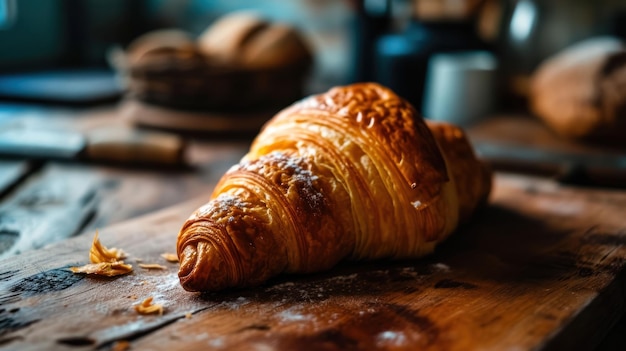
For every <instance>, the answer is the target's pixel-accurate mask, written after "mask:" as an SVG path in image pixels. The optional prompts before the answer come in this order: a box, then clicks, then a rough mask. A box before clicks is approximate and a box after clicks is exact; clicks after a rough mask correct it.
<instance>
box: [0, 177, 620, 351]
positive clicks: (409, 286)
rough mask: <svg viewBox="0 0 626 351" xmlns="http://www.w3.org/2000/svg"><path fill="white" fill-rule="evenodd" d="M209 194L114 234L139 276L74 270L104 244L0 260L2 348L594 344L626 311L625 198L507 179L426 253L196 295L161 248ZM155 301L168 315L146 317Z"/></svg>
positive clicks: (83, 243) (66, 245) (105, 237)
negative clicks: (146, 303)
mask: <svg viewBox="0 0 626 351" xmlns="http://www.w3.org/2000/svg"><path fill="white" fill-rule="evenodd" d="M206 200H207V199H206V197H201V198H198V199H195V200H191V201H189V202H186V203H183V204H180V205H177V206H175V207H172V208H169V209H166V210H162V211H159V212H156V213H153V214H150V215H147V216H144V217H141V218H138V219H134V220H131V221H128V222H124V223H121V224H118V225H114V226H111V227H108V228H106V229H103V230H101V231H100V237H101V240H102V242H103V243H104V244H105V245H107V246H109V247H111V246H114V247H120V248H122V249H124V250H126V251H127V252H128V253H130V257H129V258H128V259H127V262H129V263H132V264H133V266H134V269H135V270H134V272H133V273H132V274H129V275H126V276H121V277H117V278H108V279H100V278H91V277H84V276H81V275H74V274H73V273H70V272H68V271H67V269H66V268H67V267H69V266H72V265H79V264H84V263H86V262H87V260H88V250H89V247H90V244H91V237H90V236H80V237H77V238H73V239H70V240H67V241H65V242H63V243H60V244H57V245H53V246H51V247H48V248H45V249H42V250H37V251H30V252H26V253H24V254H22V255H19V256H16V257H13V258H11V259H8V260H4V261H2V262H0V266H1V267H2V269H0V347H2V348H5V349H16V350H18V349H19V350H42V349H68V350H69V349H71V350H77V349H78V350H80V349H96V348H98V349H105V350H106V349H113V348H115V347H118V346H121V344H119V343H120V342H129V343H130V347H131V349H137V350H144V349H145V350H172V349H194V348H195V349H208V350H213V349H214V350H231V349H251V350H282V349H297V350H344V349H352V350H415V349H425V350H478V349H480V350H531V349H532V350H537V349H546V350H548V349H549V350H570V349H576V350H585V349H593V348H594V347H596V346H597V345H598V344H599V343H600V342H601V341H602V339H603V337H604V336H605V335H606V334H607V333H608V331H609V329H610V328H611V326H612V325H613V324H615V323H616V322H617V321H618V320H619V318H620V317H621V316H622V314H623V313H624V311H625V306H624V302H625V298H626V297H625V293H624V288H625V287H626V280H625V277H624V260H625V259H626V219H625V217H624V212H623V211H624V208H626V192H621V191H607V190H601V189H584V188H573V187H565V186H562V185H558V184H556V183H553V182H551V181H547V180H541V179H538V178H530V177H523V176H512V175H503V174H499V175H498V176H497V178H496V182H495V189H494V192H493V194H492V197H491V199H490V203H489V206H488V207H487V208H485V209H484V211H482V212H481V213H480V214H478V215H477V217H476V218H475V220H474V221H473V222H472V223H470V224H468V225H467V226H465V227H464V228H462V229H461V230H459V231H458V232H457V233H455V235H453V236H452V237H451V238H450V239H449V240H448V241H447V242H446V243H444V245H442V246H441V247H439V248H438V249H437V250H436V253H435V254H434V255H432V256H429V257H427V258H424V259H419V260H410V261H399V262H369V263H346V264H342V265H340V266H339V267H336V268H335V269H332V270H331V271H328V272H325V273H321V274H313V275H308V276H282V277H280V278H278V279H276V280H274V281H271V282H269V283H268V284H266V285H264V286H260V287H258V288H253V289H247V290H238V291H230V292H224V293H213V294H193V293H188V292H185V291H184V290H183V289H182V288H181V287H180V286H179V284H178V278H177V275H176V272H177V264H174V263H168V262H166V261H165V260H164V259H163V258H161V257H160V254H162V253H165V252H173V251H174V248H175V241H176V234H177V231H178V229H179V228H180V226H181V224H182V222H183V221H184V220H185V219H186V217H187V216H188V215H189V214H190V213H191V211H192V210H194V209H195V208H196V207H197V206H199V205H201V204H202V203H204V202H205V201H206ZM136 259H141V262H142V263H159V264H162V265H165V266H166V267H167V269H165V270H143V269H141V268H139V267H138V266H137V262H136ZM150 296H152V297H154V299H155V302H157V303H161V304H163V305H164V307H165V312H164V314H163V315H161V316H159V315H149V316H145V315H139V314H137V313H136V312H135V310H134V309H133V305H135V304H138V303H139V302H141V301H142V300H143V299H145V298H147V297H150Z"/></svg>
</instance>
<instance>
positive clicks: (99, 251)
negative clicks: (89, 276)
mask: <svg viewBox="0 0 626 351" xmlns="http://www.w3.org/2000/svg"><path fill="white" fill-rule="evenodd" d="M126 256H127V255H126V253H125V252H124V251H122V250H121V249H118V248H114V247H112V248H110V249H109V248H107V247H106V246H104V245H102V243H101V242H100V238H99V237H98V231H96V235H94V237H93V243H92V244H91V250H89V261H91V263H100V262H117V261H121V260H123V259H125V258H126Z"/></svg>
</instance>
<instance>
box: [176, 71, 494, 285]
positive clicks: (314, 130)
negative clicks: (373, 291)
mask: <svg viewBox="0 0 626 351" xmlns="http://www.w3.org/2000/svg"><path fill="white" fill-rule="evenodd" d="M431 130H432V132H431ZM433 134H434V136H433ZM438 145H439V146H441V148H442V150H443V154H442V152H440V150H439V146H438ZM446 162H447V164H448V166H446ZM467 187H471V189H468V188H467ZM489 188H490V172H489V171H488V170H487V169H486V168H485V167H484V166H483V165H482V164H481V163H480V162H479V161H478V160H477V159H476V158H475V156H474V154H473V151H472V149H471V146H470V145H469V143H468V142H467V140H466V139H465V137H464V135H463V133H462V131H461V130H460V129H458V128H456V127H454V126H451V125H445V124H434V123H433V124H432V125H431V126H430V129H429V127H428V126H427V125H426V124H425V123H424V121H423V120H422V119H421V118H419V116H418V115H417V113H416V112H415V110H414V109H413V107H411V106H410V105H409V104H408V103H407V102H406V101H404V100H403V99H401V98H399V97H398V96H397V95H395V94H394V93H393V92H392V91H390V90H388V89H386V88H384V87H382V86H380V85H377V84H373V83H368V84H355V85H351V86H346V87H339V88H334V89H332V90H330V91H329V92H327V93H325V94H321V95H317V96H312V97H310V98H307V99H305V100H303V101H301V102H299V103H297V104H294V105H292V106H291V107H288V108H287V109H285V110H283V111H282V112H280V113H279V114H277V115H276V116H275V117H274V118H273V119H272V120H271V121H270V122H268V124H267V125H266V126H265V127H264V128H263V130H262V131H261V133H260V134H259V135H258V136H257V138H256V139H255V141H254V142H253V143H252V146H251V149H250V151H249V152H248V154H246V156H244V158H243V159H242V161H241V162H240V163H239V164H238V165H236V166H234V167H232V168H231V169H230V170H229V171H228V172H227V173H226V174H225V175H224V176H223V177H222V179H221V180H220V182H219V183H218V185H217V186H216V188H215V190H214V193H213V195H212V199H211V201H209V202H208V203H207V204H205V205H204V206H202V207H201V208H199V209H198V210H197V211H196V212H195V213H193V214H192V215H191V217H190V218H189V219H188V220H187V222H186V223H185V224H184V225H183V227H182V229H181V231H180V233H179V236H178V255H179V258H180V261H181V266H180V271H179V277H180V281H181V284H182V286H183V287H184V288H185V289H187V290H190V291H215V290H221V289H225V288H231V287H246V286H253V285H258V284H260V283H262V282H264V281H266V280H267V279H269V278H271V277H273V276H276V275H278V274H280V273H282V272H290V273H300V272H314V271H320V270H325V269H328V268H330V267H332V266H333V265H335V264H336V263H337V262H339V261H340V260H343V259H353V260H354V259H378V258H408V257H419V256H422V255H424V254H427V253H430V252H432V250H433V249H434V246H435V245H436V244H437V243H438V242H441V241H442V240H443V239H445V238H446V237H447V236H448V235H449V234H450V233H451V232H452V231H453V230H454V229H455V228H456V226H457V223H458V221H459V218H460V219H461V220H464V219H467V218H468V217H469V216H470V214H471V213H472V212H473V211H474V210H475V209H476V207H477V206H478V205H479V204H480V203H481V202H484V201H485V198H486V196H487V194H488V192H489Z"/></svg>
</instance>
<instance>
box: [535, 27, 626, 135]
mask: <svg viewBox="0 0 626 351" xmlns="http://www.w3.org/2000/svg"><path fill="white" fill-rule="evenodd" d="M530 107H531V110H532V111H533V113H534V114H536V115H537V116H538V117H539V118H540V119H541V120H542V121H543V122H544V123H545V124H546V125H547V126H548V127H550V128H551V129H552V130H554V131H555V132H556V133H557V134H559V135H561V136H563V137H565V138H569V139H578V140H585V141H595V142H601V143H605V144H612V145H620V146H623V145H626V48H625V46H624V44H623V43H622V42H620V41H619V40H618V39H615V38H612V37H597V38H592V39H587V40H585V41H582V42H579V43H577V44H574V45H573V46H570V47H568V48H566V49H564V50H562V51H561V52H559V53H557V54H555V55H554V56H552V57H550V58H548V59H547V60H545V61H544V62H543V63H542V64H541V65H540V66H539V67H538V69H537V70H536V71H535V73H534V74H533V77H532V81H531V90H530Z"/></svg>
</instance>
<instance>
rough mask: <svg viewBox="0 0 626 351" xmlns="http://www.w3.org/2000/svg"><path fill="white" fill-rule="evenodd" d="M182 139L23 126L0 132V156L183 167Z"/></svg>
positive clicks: (133, 131)
mask: <svg viewBox="0 0 626 351" xmlns="http://www.w3.org/2000/svg"><path fill="white" fill-rule="evenodd" d="M185 149H186V144H185V142H184V140H182V138H181V137H179V136H177V135H174V134H169V133H162V132H154V131H143V130H137V129H134V128H128V127H123V128H119V127H108V128H100V129H95V130H92V131H89V132H87V133H85V134H82V133H79V132H74V131H67V130H54V129H33V128H31V127H29V128H26V127H23V126H15V127H6V126H5V128H3V129H1V130H0V156H4V157H10V158H21V159H30V160H81V161H93V162H110V163H121V164H127V165H165V166H175V165H184V163H185V161H184V151H185Z"/></svg>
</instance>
